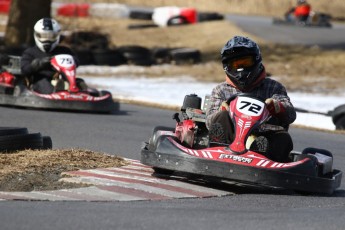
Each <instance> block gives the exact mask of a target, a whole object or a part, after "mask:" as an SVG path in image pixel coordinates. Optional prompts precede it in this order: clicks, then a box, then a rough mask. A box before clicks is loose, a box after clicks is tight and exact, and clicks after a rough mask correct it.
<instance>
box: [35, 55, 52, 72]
mask: <svg viewBox="0 0 345 230" xmlns="http://www.w3.org/2000/svg"><path fill="white" fill-rule="evenodd" d="M50 59H51V57H44V58H36V59H34V60H33V61H32V62H31V68H32V70H33V71H39V70H42V69H47V68H48V67H50V66H51V65H50Z"/></svg>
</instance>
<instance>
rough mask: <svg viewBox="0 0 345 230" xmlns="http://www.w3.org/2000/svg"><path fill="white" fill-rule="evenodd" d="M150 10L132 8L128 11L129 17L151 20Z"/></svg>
mask: <svg viewBox="0 0 345 230" xmlns="http://www.w3.org/2000/svg"><path fill="white" fill-rule="evenodd" d="M152 14H153V12H152V11H140V10H132V11H130V12H129V18H132V19H140V20H152Z"/></svg>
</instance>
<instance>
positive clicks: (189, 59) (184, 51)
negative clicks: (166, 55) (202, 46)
mask: <svg viewBox="0 0 345 230" xmlns="http://www.w3.org/2000/svg"><path fill="white" fill-rule="evenodd" d="M170 55H171V58H172V60H173V62H174V63H175V64H176V65H183V64H196V63H199V62H200V61H201V53H200V51H199V50H197V49H193V48H177V49H173V50H171V51H170Z"/></svg>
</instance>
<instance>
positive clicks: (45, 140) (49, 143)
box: [42, 136, 53, 149]
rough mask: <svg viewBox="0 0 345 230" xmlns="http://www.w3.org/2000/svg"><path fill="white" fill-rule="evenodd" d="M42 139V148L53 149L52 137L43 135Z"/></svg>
mask: <svg viewBox="0 0 345 230" xmlns="http://www.w3.org/2000/svg"><path fill="white" fill-rule="evenodd" d="M42 141H43V147H42V149H52V148H53V141H52V139H51V137H49V136H43V137H42Z"/></svg>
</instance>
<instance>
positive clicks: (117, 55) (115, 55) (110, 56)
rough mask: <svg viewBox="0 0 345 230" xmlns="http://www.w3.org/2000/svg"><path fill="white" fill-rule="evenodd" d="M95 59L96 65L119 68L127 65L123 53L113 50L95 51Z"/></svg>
mask: <svg viewBox="0 0 345 230" xmlns="http://www.w3.org/2000/svg"><path fill="white" fill-rule="evenodd" d="M92 53H93V59H94V63H95V64H96V65H108V66H118V65H123V64H126V63H127V60H126V58H125V57H124V56H123V55H122V53H121V52H119V51H117V50H112V49H102V50H94V51H93V52H92Z"/></svg>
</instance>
